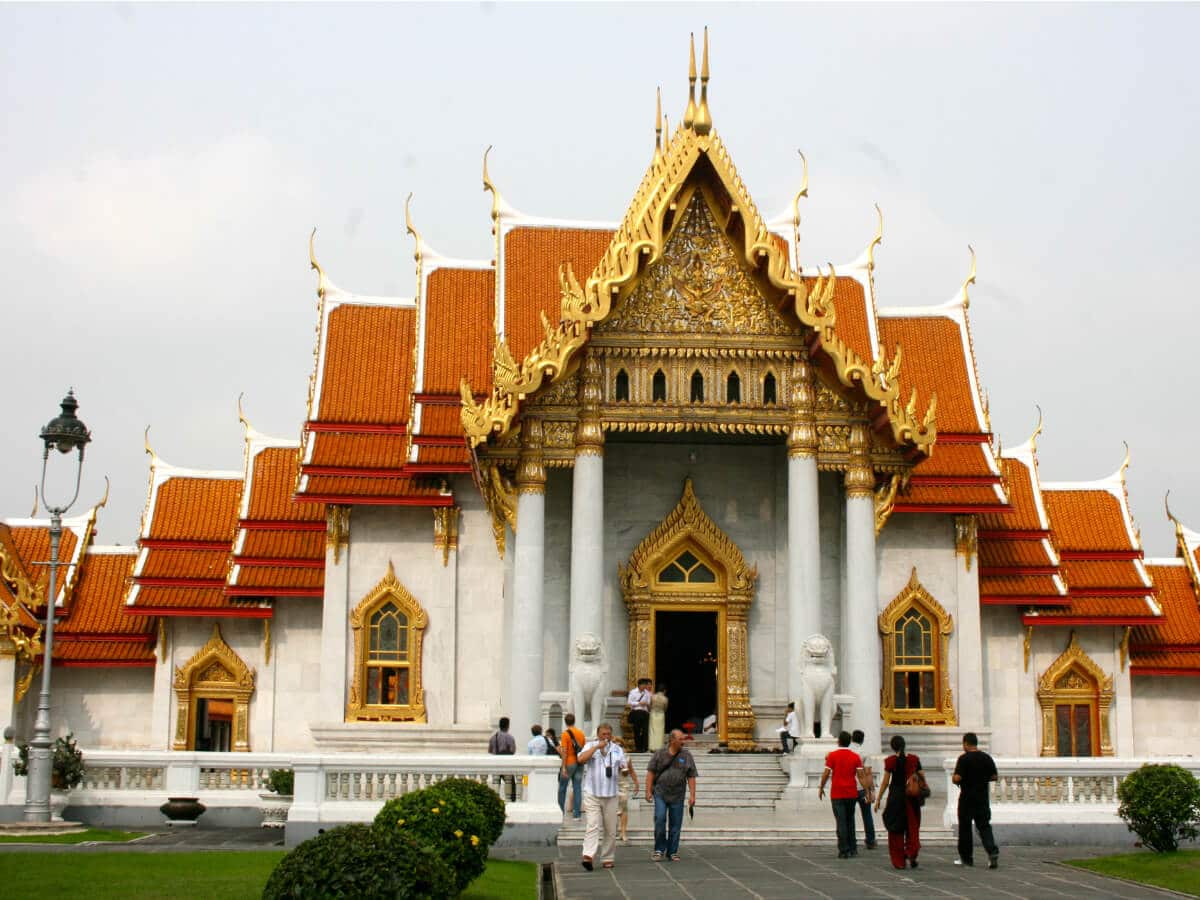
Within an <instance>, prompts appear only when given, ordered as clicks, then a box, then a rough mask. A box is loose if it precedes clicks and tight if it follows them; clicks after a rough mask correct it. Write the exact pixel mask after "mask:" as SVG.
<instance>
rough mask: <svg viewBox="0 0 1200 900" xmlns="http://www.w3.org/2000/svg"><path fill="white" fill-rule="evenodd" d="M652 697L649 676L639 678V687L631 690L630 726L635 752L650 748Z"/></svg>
mask: <svg viewBox="0 0 1200 900" xmlns="http://www.w3.org/2000/svg"><path fill="white" fill-rule="evenodd" d="M651 697H652V695H651V693H650V679H649V678H639V679H638V683H637V687H635V688H634V689H633V690H632V691H630V692H629V727H630V728H632V729H633V749H634V752H635V753H645V752H646V751H647V750H648V749H649V737H650V734H649V732H650V699H651Z"/></svg>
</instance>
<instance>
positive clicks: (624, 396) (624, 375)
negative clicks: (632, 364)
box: [614, 369, 629, 403]
mask: <svg viewBox="0 0 1200 900" xmlns="http://www.w3.org/2000/svg"><path fill="white" fill-rule="evenodd" d="M614 394H615V395H616V400H617V402H619V403H620V402H624V403H628V402H629V373H628V372H626V371H625V370H624V369H622V370H621V371H620V372H618V373H617V383H616V387H615V390H614Z"/></svg>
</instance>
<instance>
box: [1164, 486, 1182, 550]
mask: <svg viewBox="0 0 1200 900" xmlns="http://www.w3.org/2000/svg"><path fill="white" fill-rule="evenodd" d="M1163 506H1165V507H1166V509H1167V518H1168V519H1170V520H1171V521H1172V522H1174V523H1175V539H1176V540H1177V541H1178V542H1179V546H1180V549H1181V551H1184V552H1186V550H1185V549H1184V543H1183V523H1182V522H1180V521H1179V520H1178V519H1177V518H1175V516H1173V515H1172V514H1171V492H1170V490H1168V491H1167V495H1166V496H1165V497H1163Z"/></svg>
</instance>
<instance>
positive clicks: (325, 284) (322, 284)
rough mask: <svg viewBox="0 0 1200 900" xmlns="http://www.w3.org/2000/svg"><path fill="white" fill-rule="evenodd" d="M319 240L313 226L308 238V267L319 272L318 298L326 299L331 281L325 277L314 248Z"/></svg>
mask: <svg viewBox="0 0 1200 900" xmlns="http://www.w3.org/2000/svg"><path fill="white" fill-rule="evenodd" d="M316 239H317V229H316V226H313V230H312V234H310V235H309V236H308V265H309V267H310V268H312V269H316V272H317V298H318V299H319V300H324V299H325V291H327V290H328V289H329V279H328V278H326V277H325V270H324V269H322V268H321V264H320V263H319V262H317V253H316V249H315V247H314V246H313V245H314V243H315V242H316Z"/></svg>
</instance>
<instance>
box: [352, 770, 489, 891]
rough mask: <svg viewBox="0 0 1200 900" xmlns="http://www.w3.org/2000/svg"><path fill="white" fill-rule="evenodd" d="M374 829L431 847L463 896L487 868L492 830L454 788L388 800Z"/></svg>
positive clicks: (435, 787)
mask: <svg viewBox="0 0 1200 900" xmlns="http://www.w3.org/2000/svg"><path fill="white" fill-rule="evenodd" d="M373 827H374V828H375V829H376V830H378V831H383V832H397V833H400V834H405V835H408V836H410V837H413V838H415V839H416V840H418V841H421V842H423V843H425V844H428V845H429V846H430V847H431V848H432V849H433V851H434V852H435V853H437V854H438V855H439V856H440V857H441V858H442V861H443V862H445V863H446V865H447V866H449V867H450V870H451V871H452V872H453V873H454V877H455V881H456V883H457V886H458V890H459V891H460V892H461V891H464V890H466V888H467V885H469V884H470V883H471V882H472V881H474V880H475V879H476V878H478V877H479V876H480V875H482V874H483V869H484V866H485V865H486V864H487V857H488V846H489V845H490V842H489V841H488V840H487V835H489V834H490V833H491V830H490V826H489V824H488V822H487V819H486V818H485V816H484V813H483V812H482V811H481V810H480V808H479V805H478V804H477V803H475V802H474V801H473V800H472V799H471V798H470V797H469V796H468V795H466V794H465V793H464V792H463V791H462V790H461V789H456V788H455V787H454V786H451V787H450V788H448V789H443V788H442V783H438V784H435V785H432V786H430V787H427V788H425V789H423V790H420V791H413V792H411V793H408V794H405V795H404V796H402V797H396V798H395V799H394V800H389V801H388V802H387V803H385V804H384V806H383V809H381V810H380V811H379V814H378V815H377V816H376V817H375V823H374V826H373Z"/></svg>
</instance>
